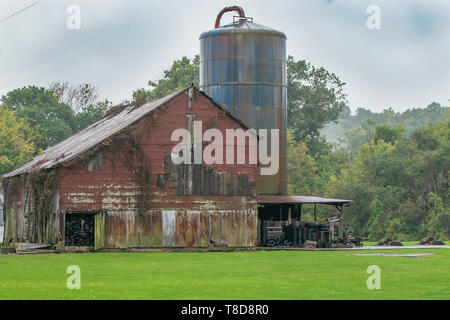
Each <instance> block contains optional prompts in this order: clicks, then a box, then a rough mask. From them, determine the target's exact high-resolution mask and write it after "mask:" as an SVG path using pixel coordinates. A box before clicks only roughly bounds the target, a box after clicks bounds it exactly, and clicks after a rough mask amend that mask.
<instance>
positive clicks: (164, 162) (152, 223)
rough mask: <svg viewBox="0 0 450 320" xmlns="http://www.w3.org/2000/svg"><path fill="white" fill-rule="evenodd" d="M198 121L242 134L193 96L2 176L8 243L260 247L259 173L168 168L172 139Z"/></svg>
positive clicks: (87, 133) (90, 132) (105, 125)
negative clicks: (258, 226) (180, 130)
mask: <svg viewBox="0 0 450 320" xmlns="http://www.w3.org/2000/svg"><path fill="white" fill-rule="evenodd" d="M194 120H195V121H202V123H203V131H205V130H207V129H208V128H216V129H219V130H220V131H221V132H222V133H223V136H224V137H225V130H226V129H243V130H246V129H247V128H246V127H245V126H244V125H243V124H242V123H241V122H239V121H238V120H237V119H235V118H234V117H233V116H232V115H230V114H229V113H228V112H226V111H225V110H224V109H223V108H222V107H221V106H220V105H218V104H216V103H215V102H214V101H213V100H211V99H210V98H208V97H207V96H206V95H205V94H203V93H202V92H200V91H198V90H197V89H195V88H193V87H189V88H186V89H183V90H180V91H178V92H176V93H174V94H171V95H169V96H167V97H165V98H162V99H159V100H157V101H153V102H150V103H148V104H145V105H142V106H140V107H136V106H128V107H124V108H123V110H117V111H116V113H115V114H111V115H109V116H107V117H105V118H104V119H102V120H100V121H99V122H97V123H95V124H93V125H91V126H90V127H88V128H86V129H84V130H82V131H80V132H78V133H77V134H75V135H73V136H72V137H70V138H68V139H67V140H65V141H63V142H61V143H59V144H57V145H55V146H53V147H51V148H49V149H48V150H46V151H45V152H44V153H43V154H41V155H40V156H38V157H37V158H35V159H34V160H32V161H31V162H29V163H27V164H26V165H24V166H23V167H21V168H19V169H18V170H16V171H14V172H11V173H9V174H7V175H5V176H4V182H3V184H4V193H5V205H4V206H5V212H4V215H5V226H6V227H5V239H4V243H5V244H6V245H13V244H15V243H24V242H29V243H45V244H50V245H55V246H56V248H57V249H58V250H61V251H64V250H69V249H71V248H73V247H88V248H94V247H95V249H101V248H151V247H210V246H213V245H221V246H222V245H227V246H230V247H244V246H245V247H248V246H250V247H251V246H256V245H257V238H258V237H257V214H258V208H257V190H256V179H257V176H258V165H257V164H248V162H246V163H247V164H244V165H238V166H237V165H227V164H213V165H205V164H179V165H174V164H173V162H172V161H171V152H172V149H173V147H174V146H175V145H176V144H178V141H172V140H171V135H172V132H173V131H174V130H175V129H179V128H187V129H189V130H191V128H192V123H193V121H194ZM236 140H238V139H236ZM248 140H249V139H246V140H245V144H246V148H245V150H246V157H247V158H248V157H249V149H248V148H247V147H248V146H247V144H248ZM205 146H206V143H204V144H203V147H205ZM235 147H236V148H238V147H239V146H238V145H236V146H235ZM223 148H224V150H225V148H226V144H225V143H224V144H223ZM224 154H225V151H224Z"/></svg>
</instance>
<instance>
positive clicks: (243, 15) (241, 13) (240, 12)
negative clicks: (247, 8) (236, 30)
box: [214, 6, 245, 29]
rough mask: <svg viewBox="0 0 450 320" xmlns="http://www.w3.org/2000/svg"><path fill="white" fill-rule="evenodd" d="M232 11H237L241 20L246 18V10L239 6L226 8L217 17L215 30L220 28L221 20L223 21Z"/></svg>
mask: <svg viewBox="0 0 450 320" xmlns="http://www.w3.org/2000/svg"><path fill="white" fill-rule="evenodd" d="M230 11H235V12H237V13H238V14H239V16H240V17H241V18H245V12H244V9H242V7H239V6H232V7H226V8H224V9H223V10H222V11H220V12H219V14H218V15H217V18H216V24H215V26H214V28H215V29H217V28H219V27H220V19H222V16H223V15H224V14H225V13H227V12H230Z"/></svg>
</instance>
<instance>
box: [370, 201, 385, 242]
mask: <svg viewBox="0 0 450 320" xmlns="http://www.w3.org/2000/svg"><path fill="white" fill-rule="evenodd" d="M384 218H385V217H384V210H383V202H381V201H380V199H379V198H378V197H375V199H374V200H373V201H372V203H371V204H370V218H369V221H368V222H367V225H366V230H367V233H368V235H369V239H370V240H372V241H378V240H380V239H381V238H382V237H384V236H385V228H386V227H385V224H386V223H385V219H384Z"/></svg>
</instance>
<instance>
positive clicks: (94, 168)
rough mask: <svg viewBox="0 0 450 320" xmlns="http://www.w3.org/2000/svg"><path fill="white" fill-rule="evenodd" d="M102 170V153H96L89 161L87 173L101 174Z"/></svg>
mask: <svg viewBox="0 0 450 320" xmlns="http://www.w3.org/2000/svg"><path fill="white" fill-rule="evenodd" d="M102 170H103V152H98V153H97V154H96V155H95V156H93V157H92V158H91V159H90V160H89V164H88V171H89V172H101V171H102Z"/></svg>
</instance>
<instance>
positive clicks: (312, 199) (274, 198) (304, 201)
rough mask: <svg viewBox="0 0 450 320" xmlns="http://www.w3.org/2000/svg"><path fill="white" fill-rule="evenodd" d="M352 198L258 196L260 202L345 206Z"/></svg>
mask: <svg viewBox="0 0 450 320" xmlns="http://www.w3.org/2000/svg"><path fill="white" fill-rule="evenodd" d="M350 202H352V200H343V199H330V198H321V197H307V196H258V203H261V204H282V203H289V204H295V203H298V204H307V203H319V204H328V205H336V206H343V205H346V204H349V203H350Z"/></svg>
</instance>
